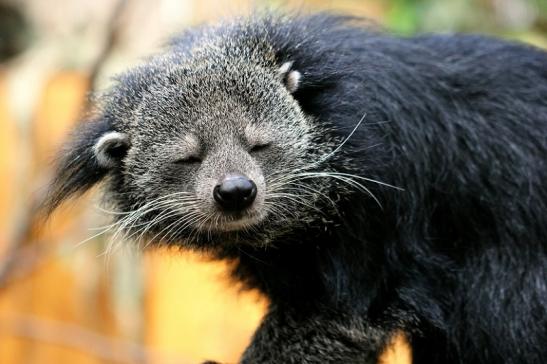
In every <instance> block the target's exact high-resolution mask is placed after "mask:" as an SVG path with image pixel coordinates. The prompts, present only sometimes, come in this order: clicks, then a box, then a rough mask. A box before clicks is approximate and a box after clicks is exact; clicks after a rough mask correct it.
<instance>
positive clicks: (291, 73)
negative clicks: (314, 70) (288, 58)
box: [278, 62, 302, 93]
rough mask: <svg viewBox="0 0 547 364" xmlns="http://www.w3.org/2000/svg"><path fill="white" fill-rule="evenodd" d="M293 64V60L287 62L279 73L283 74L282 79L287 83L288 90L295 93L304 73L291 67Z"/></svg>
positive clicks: (280, 68)
mask: <svg viewBox="0 0 547 364" xmlns="http://www.w3.org/2000/svg"><path fill="white" fill-rule="evenodd" d="M292 66H293V63H292V62H285V63H283V64H282V65H281V67H279V70H278V72H279V75H280V76H281V80H282V81H283V83H284V84H285V87H286V88H287V90H289V92H290V93H294V92H295V91H296V90H298V86H299V85H300V79H301V78H302V74H301V73H300V72H298V71H296V70H293V69H291V68H292Z"/></svg>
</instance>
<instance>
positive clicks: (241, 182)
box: [213, 175, 256, 211]
mask: <svg viewBox="0 0 547 364" xmlns="http://www.w3.org/2000/svg"><path fill="white" fill-rule="evenodd" d="M213 196H214V198H215V201H216V202H218V204H219V205H220V206H222V208H224V209H226V210H231V211H239V210H243V209H244V208H246V207H249V206H251V204H252V203H253V201H254V200H255V197H256V185H255V183H254V182H253V181H251V180H250V179H248V178H247V177H245V176H241V175H235V176H234V175H231V176H228V177H226V178H224V179H223V180H222V181H221V182H220V183H219V184H218V185H216V186H215V188H214V190H213Z"/></svg>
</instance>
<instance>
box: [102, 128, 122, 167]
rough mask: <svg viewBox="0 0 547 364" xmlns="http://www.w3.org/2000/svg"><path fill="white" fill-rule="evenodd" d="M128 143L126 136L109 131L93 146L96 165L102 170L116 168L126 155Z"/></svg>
mask: <svg viewBox="0 0 547 364" xmlns="http://www.w3.org/2000/svg"><path fill="white" fill-rule="evenodd" d="M128 146H129V141H128V138H127V135H126V134H123V133H119V132H117V131H111V132H108V133H106V134H104V135H103V136H101V137H100V138H99V140H97V142H96V143H95V145H94V146H93V152H94V153H95V158H97V164H98V165H99V166H101V167H103V168H114V167H116V166H117V165H118V164H119V162H120V161H121V159H122V158H123V157H124V156H125V154H126V153H127V147H128Z"/></svg>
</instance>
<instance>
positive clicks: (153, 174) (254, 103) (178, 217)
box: [50, 59, 326, 247]
mask: <svg viewBox="0 0 547 364" xmlns="http://www.w3.org/2000/svg"><path fill="white" fill-rule="evenodd" d="M300 77H301V75H300V73H299V72H298V71H297V70H294V69H292V65H291V63H290V62H287V63H283V64H281V65H275V64H253V63H249V62H239V61H237V60H234V61H233V62H226V60H224V62H223V63H221V64H218V63H215V62H212V61H210V60H202V62H198V61H197V60H195V59H194V60H193V61H192V62H190V63H188V64H186V63H184V64H176V65H172V64H171V63H170V62H168V61H165V62H163V63H162V62H161V61H155V62H152V63H151V64H150V65H147V66H143V67H141V68H137V69H135V70H133V71H130V72H129V73H127V74H125V75H122V76H121V77H120V78H119V80H118V83H117V85H116V86H115V87H114V88H113V89H112V91H110V92H109V93H108V94H107V95H105V96H104V103H103V105H102V108H101V112H100V113H98V114H99V116H98V117H96V118H94V119H93V120H92V121H88V122H83V123H81V125H80V128H79V130H77V131H76V133H75V135H74V137H73V144H72V145H70V146H69V147H68V148H67V150H66V152H65V156H64V157H63V160H62V161H61V164H60V166H59V169H58V174H57V178H56V180H55V182H54V184H53V189H52V191H53V193H52V195H51V196H52V198H51V201H50V207H51V208H55V207H56V206H57V205H58V204H59V203H60V202H62V200H64V199H65V198H66V197H68V196H70V195H72V194H74V193H78V192H83V191H85V190H86V189H87V188H89V187H91V186H92V185H93V184H95V183H96V182H99V181H100V180H103V179H104V181H105V184H104V192H105V198H104V200H105V202H106V203H107V204H109V205H111V206H109V208H110V209H113V210H114V211H115V213H114V214H113V216H114V219H115V222H114V225H113V228H112V230H113V231H117V236H121V235H125V236H126V238H127V237H129V238H130V240H142V241H143V242H144V243H145V244H150V243H152V244H154V243H159V242H164V243H168V244H181V245H190V246H200V247H211V246H216V245H219V244H234V243H235V244H241V243H244V244H253V245H263V244H268V242H270V241H271V240H272V239H274V238H275V237H277V236H279V235H280V234H283V233H285V232H288V231H290V230H291V229H294V228H296V227H297V226H298V225H301V224H306V223H307V221H308V220H310V219H312V216H313V215H314V214H316V213H317V212H316V210H317V207H316V206H315V202H316V201H317V200H318V199H319V198H320V196H321V194H322V188H324V186H323V185H322V184H321V183H320V181H319V183H318V181H317V180H314V179H309V178H307V177H308V176H306V173H305V172H306V171H308V170H309V167H310V165H313V164H314V161H317V160H318V159H320V158H321V155H322V154H324V153H326V152H325V151H322V150H320V149H319V148H318V147H317V145H318V143H314V140H315V139H316V138H317V136H316V131H315V130H314V127H313V122H312V120H310V118H309V117H307V116H306V115H305V114H304V113H303V112H302V110H301V109H300V107H299V105H298V103H297V102H296V100H295V99H294V98H293V96H292V93H293V92H294V91H295V90H297V88H298V85H299V82H300Z"/></svg>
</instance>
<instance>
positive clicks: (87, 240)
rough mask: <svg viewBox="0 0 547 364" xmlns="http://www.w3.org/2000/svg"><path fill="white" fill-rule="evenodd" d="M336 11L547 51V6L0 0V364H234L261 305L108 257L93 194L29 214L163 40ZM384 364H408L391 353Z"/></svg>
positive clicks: (190, 273)
mask: <svg viewBox="0 0 547 364" xmlns="http://www.w3.org/2000/svg"><path fill="white" fill-rule="evenodd" d="M262 7H273V8H278V9H291V10H298V11H301V12H309V11H317V10H336V11H339V12H345V13H350V14H353V15H360V16H365V17H368V18H371V19H373V20H375V21H376V22H378V23H379V24H381V25H383V26H384V27H385V28H387V29H389V30H392V31H395V32H397V33H400V34H404V35H407V34H413V33H416V32H432V31H441V32H454V31H462V32H479V33H487V34H494V35H498V36H501V37H504V38H508V39H518V40H521V41H524V42H529V43H532V44H535V45H537V46H540V47H547V0H416V1H411V0H393V1H385V0H359V1H358V0H353V1H351V0H340V1H321V0H315V1H313V0H308V1H306V0H300V1H279V0H277V1H276V0H271V1H266V0H263V1H259V0H255V1H251V0H236V1H221V0H158V1H152V0H149V1H147V0H121V1H119V0H70V1H69V0H65V1H63V0H0V176H1V179H0V183H1V184H0V363H4V364H19V363H90V364H91V363H198V362H200V361H202V360H204V359H214V360H218V361H221V362H226V363H230V362H231V363H233V362H236V361H237V358H238V357H239V355H240V354H241V352H242V351H243V349H244V348H245V346H246V345H247V344H248V342H249V339H250V337H251V335H252V332H253V331H254V329H255V327H256V325H257V323H258V322H259V320H260V318H261V317H262V315H263V312H264V307H265V305H266V302H265V300H264V299H263V298H261V297H259V296H258V295H257V294H253V293H240V292H238V291H237V288H234V287H231V286H230V284H229V282H228V280H227V279H226V276H225V269H226V267H225V266H224V265H223V264H222V263H214V262H208V261H205V260H204V259H203V258H200V257H198V256H195V255H191V254H186V253H181V252H173V251H162V250H155V251H147V252H145V253H142V252H136V251H135V250H134V249H131V248H126V249H119V250H118V251H115V252H113V253H111V254H108V255H105V254H104V251H105V247H106V245H107V243H108V239H109V236H108V234H105V235H98V236H95V235H96V234H98V233H100V232H101V229H100V227H101V226H104V225H107V224H108V216H107V215H108V214H105V213H103V212H102V211H101V209H100V207H99V203H98V201H97V199H96V198H95V197H94V194H93V193H91V194H88V195H86V196H85V197H84V198H82V199H80V200H78V201H76V202H74V203H72V204H69V205H67V206H65V207H64V208H63V209H61V210H60V211H59V212H58V213H57V214H56V215H55V216H54V218H53V219H52V220H51V221H50V222H49V223H48V224H47V226H39V225H38V224H37V222H36V221H35V219H34V216H33V215H32V213H31V208H30V207H31V206H32V205H33V204H34V203H35V202H36V201H39V200H40V198H41V197H42V196H43V193H44V186H45V185H46V184H47V181H48V179H49V177H50V173H51V171H50V167H51V161H52V159H53V155H54V151H55V150H56V149H57V148H58V147H59V146H60V145H61V143H62V141H63V138H64V137H65V135H66V133H67V131H68V130H69V129H70V127H71V126H72V125H73V124H74V123H75V122H77V120H78V119H79V118H80V117H81V115H82V112H83V111H84V110H85V108H86V104H87V100H88V96H89V94H90V93H91V92H92V91H100V90H104V89H105V88H107V87H108V85H109V83H110V77H111V76H112V75H113V74H115V73H117V72H120V71H122V70H124V69H126V68H127V67H130V66H132V65H135V64H137V63H138V62H139V61H140V60H142V58H143V57H144V56H145V55H148V54H151V53H153V52H155V51H158V50H159V49H160V47H161V45H162V44H163V43H165V41H166V39H167V38H168V36H169V34H172V33H173V32H176V31H178V30H182V29H184V28H185V27H188V26H192V25H195V24H200V23H203V22H212V21H215V20H218V19H220V18H225V17H230V16H232V15H238V14H246V13H249V12H250V11H251V9H254V8H262ZM382 360H383V361H384V362H385V363H392V364H394V363H399V364H403V363H409V348H408V346H407V345H406V344H405V342H404V340H402V339H401V340H399V341H397V343H395V344H394V346H393V347H392V348H390V349H389V350H387V351H386V353H385V355H384V357H383V359H382Z"/></svg>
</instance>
